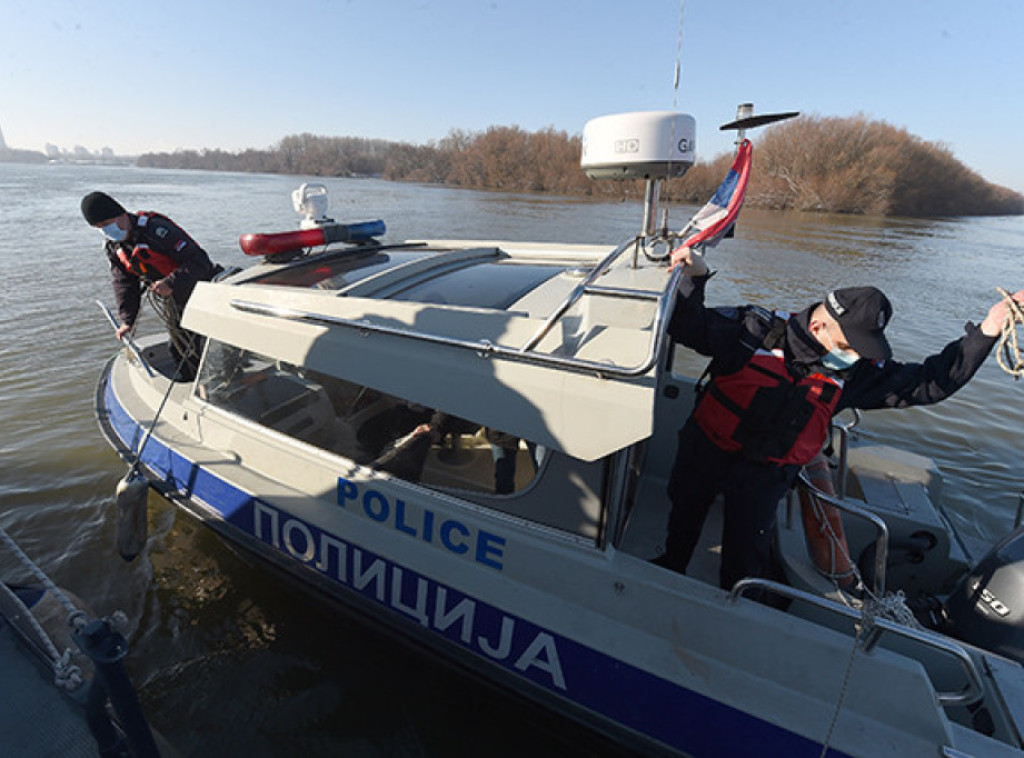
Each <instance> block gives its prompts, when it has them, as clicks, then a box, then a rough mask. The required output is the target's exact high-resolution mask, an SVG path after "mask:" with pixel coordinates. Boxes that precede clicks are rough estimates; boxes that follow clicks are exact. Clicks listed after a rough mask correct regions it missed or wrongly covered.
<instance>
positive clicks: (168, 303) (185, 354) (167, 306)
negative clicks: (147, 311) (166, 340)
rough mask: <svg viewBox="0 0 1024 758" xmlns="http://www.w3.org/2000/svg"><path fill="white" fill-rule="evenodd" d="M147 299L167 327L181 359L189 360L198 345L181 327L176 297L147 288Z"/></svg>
mask: <svg viewBox="0 0 1024 758" xmlns="http://www.w3.org/2000/svg"><path fill="white" fill-rule="evenodd" d="M146 299H147V300H148V301H149V304H150V305H151V306H152V307H153V311H154V312H155V313H156V315H157V317H158V318H159V319H160V320H161V321H162V322H163V323H164V326H166V327H167V333H168V334H169V335H170V338H171V343H172V344H173V345H174V347H175V349H176V350H177V352H178V355H180V356H181V360H182V361H186V362H187V361H188V359H189V358H191V357H194V353H195V352H196V347H195V345H194V344H193V341H192V339H191V338H190V337H189V335H188V333H187V332H186V331H185V330H184V329H182V328H181V313H180V312H179V311H178V305H177V303H175V302H174V298H173V297H163V296H162V295H158V294H156V293H155V292H154V291H153V290H151V289H147V290H146Z"/></svg>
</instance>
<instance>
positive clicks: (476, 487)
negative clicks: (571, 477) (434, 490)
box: [196, 340, 545, 495]
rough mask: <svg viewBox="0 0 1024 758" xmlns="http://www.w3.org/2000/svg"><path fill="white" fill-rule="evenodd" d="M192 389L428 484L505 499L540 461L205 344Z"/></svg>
mask: <svg viewBox="0 0 1024 758" xmlns="http://www.w3.org/2000/svg"><path fill="white" fill-rule="evenodd" d="M196 387H197V390H196V391H197V394H198V395H199V397H200V398H202V399H203V400H205V401H207V402H209V403H211V404H213V405H215V406H217V407H220V408H223V409H225V410H228V411H231V412H232V413H236V414H239V415H241V416H243V417H245V418H247V419H249V420H250V421H254V422H256V423H258V424H262V425H263V426H267V427H269V428H271V429H274V430H276V431H278V432H281V433H283V434H287V435H289V436H291V437H295V438H297V439H300V440H302V441H304V442H307V443H309V444H312V445H316V446H317V447H320V448H322V449H325V450H329V451H331V452H333V453H336V454H338V455H341V456H344V457H345V458H348V459H350V460H353V461H355V462H357V463H359V464H362V465H365V466H370V467H372V468H375V469H377V470H379V471H386V472H388V473H389V474H391V475H393V476H397V477H401V478H403V479H405V480H407V481H412V482H420V483H422V484H425V485H427V486H433V487H439V488H446V489H458V490H468V491H471V492H480V493H489V494H496V495H513V494H515V493H516V492H519V491H521V490H523V489H525V488H526V487H528V486H529V485H530V483H531V482H532V480H533V479H534V477H535V475H536V473H537V472H538V470H539V469H540V464H541V462H542V461H543V458H544V455H545V450H544V449H543V448H542V447H539V446H537V445H534V444H533V443H531V442H528V441H526V440H522V439H520V438H518V437H515V436H512V435H509V434H505V433H503V432H501V431H499V430H494V429H488V428H485V427H482V426H481V425H480V424H477V423H474V422H472V421H469V420H466V419H462V418H458V417H456V416H451V415H448V414H445V413H443V412H441V411H438V410H436V409H431V408H426V407H424V406H421V405H416V404H415V403H411V402H407V401H405V400H403V399H401V398H396V397H392V396H390V395H386V394H384V393H381V392H378V391H376V390H373V389H371V388H368V387H362V386H359V385H356V384H353V383H351V382H347V381H344V380H341V379H337V378H335V377H331V376H326V375H323V374H319V373H318V372H315V371H310V370H306V369H302V370H300V369H297V368H296V367H295V366H291V365H289V364H285V363H281V362H279V361H273V360H271V359H269V358H266V357H264V356H261V355H258V354H255V353H251V352H248V351H245V350H241V349H239V348H236V347H232V346H229V345H225V344H223V343H219V342H216V341H212V340H211V341H210V344H209V347H208V348H207V352H206V356H205V359H204V362H203V366H202V368H201V370H200V374H199V380H198V381H197V383H196Z"/></svg>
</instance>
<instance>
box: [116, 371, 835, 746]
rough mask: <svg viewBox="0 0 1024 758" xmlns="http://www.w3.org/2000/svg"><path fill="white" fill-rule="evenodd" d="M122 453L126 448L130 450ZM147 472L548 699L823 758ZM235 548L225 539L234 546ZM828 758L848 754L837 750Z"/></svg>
mask: <svg viewBox="0 0 1024 758" xmlns="http://www.w3.org/2000/svg"><path fill="white" fill-rule="evenodd" d="M103 398H104V402H105V404H106V409H105V410H106V412H107V416H108V419H109V422H110V425H111V427H112V429H113V431H114V432H115V433H116V434H117V435H118V436H119V437H120V438H121V439H122V440H125V441H133V443H132V444H131V447H132V449H133V450H134V449H135V448H137V447H138V442H139V440H140V439H141V437H142V435H143V434H144V430H143V429H141V428H140V426H139V425H138V424H137V423H136V422H135V421H134V420H133V419H132V418H131V417H130V416H129V415H128V413H127V412H126V411H125V410H124V408H123V407H122V406H121V404H120V402H119V401H118V399H117V397H116V395H115V394H114V392H113V389H112V387H111V384H110V383H109V381H108V382H107V385H106V387H105V389H104V393H103ZM126 444H129V443H128V442H126ZM143 462H144V463H145V465H146V466H147V467H148V468H149V469H150V470H152V471H154V472H156V473H157V474H158V475H160V476H161V477H163V479H162V482H163V483H164V484H165V485H167V486H168V487H170V488H171V489H172V490H177V491H179V492H181V493H182V494H183V495H185V496H187V497H189V498H190V499H193V500H199V501H202V502H203V503H205V504H206V505H207V506H209V507H211V508H213V509H215V510H216V511H217V512H218V513H219V514H220V515H221V516H222V517H223V518H224V520H225V521H227V522H228V523H230V524H231V525H233V526H234V527H236V528H237V529H239V530H241V531H242V532H244V533H245V534H246V535H249V536H250V537H254V538H256V539H259V540H261V541H262V542H264V543H265V544H267V545H270V546H272V547H273V548H275V549H277V550H278V551H280V552H282V553H284V554H285V555H288V556H289V557H291V558H293V559H295V560H296V561H299V562H301V563H304V564H306V565H307V566H308V567H309V568H311V569H313V570H315V571H317V572H318V573H319V574H321V575H322V576H325V577H327V578H329V579H331V580H333V581H334V582H335V583H337V584H340V585H342V586H343V587H344V588H345V589H347V590H349V591H352V592H357V593H359V594H360V595H361V596H363V597H365V598H367V599H369V600H371V601H374V602H375V603H377V604H378V605H380V606H384V607H386V608H387V609H388V610H390V611H393V612H397V613H400V614H402V615H404V616H405V617H406V618H408V619H412V620H413V621H416V622H418V623H419V624H421V625H422V626H424V627H425V628H428V629H430V630H431V631H432V632H434V633H435V634H437V635H439V636H441V637H443V638H445V639H447V640H448V641H449V642H451V643H453V644H455V645H457V646H459V647H462V648H464V649H468V650H470V651H472V652H473V653H476V654H477V655H479V656H481V657H483V658H485V659H487V660H490V661H491V662H493V663H496V664H498V665H501V666H502V667H503V668H505V669H506V670H508V671H509V672H511V673H513V674H515V675H516V676H518V677H522V678H525V679H527V680H529V681H531V682H533V683H534V684H536V685H539V686H541V687H544V688H545V689H547V690H548V691H549V692H550V693H553V694H555V695H557V696H559V697H561V698H565V699H567V700H569V701H571V702H573V703H576V704H577V705H580V706H582V707H584V708H586V709H589V710H591V711H593V712H595V713H598V714H601V715H602V716H604V717H605V718H607V719H610V720H611V721H613V722H615V723H618V724H621V725H624V726H626V727H628V728H630V729H633V730H635V731H637V732H640V733H642V734H645V735H647V736H649V737H651V738H653V739H655V740H657V741H660V742H663V743H665V744H667V745H671V746H673V747H674V748H676V749H678V750H680V751H683V752H684V753H687V754H689V755H693V756H732V755H748V754H751V752H753V753H756V754H757V755H758V756H762V757H763V758H774V757H776V756H777V757H778V758H796V757H799V756H808V758H810V757H811V756H818V755H819V754H820V751H821V745H820V744H819V743H816V742H814V741H812V740H809V739H806V738H804V737H801V736H800V735H797V734H794V733H792V732H790V731H787V730H785V729H783V728H780V727H778V726H775V725H773V724H770V723H768V722H765V721H762V720H760V719H757V718H755V717H753V716H750V715H749V714H746V713H743V712H742V711H739V710H736V709H735V708H732V707H730V706H728V705H726V704H724V703H721V702H719V701H716V700H712V699H711V698H708V697H706V696H704V695H701V694H700V693H697V692H693V691H691V690H687V689H684V688H682V687H679V686H678V685H675V684H672V683H671V682H669V681H667V680H665V679H661V678H659V677H657V676H654V675H652V674H650V673H648V672H646V671H643V670H641V669H639V668H636V667H634V666H632V665H630V664H627V663H625V662H623V661H621V660H618V659H615V658H613V657H611V656H609V655H606V654H604V653H602V652H600V651H598V650H594V649H592V648H590V647H587V646H585V645H582V644H580V643H578V642H576V641H574V640H572V639H569V638H567V637H563V636H560V635H556V634H554V633H552V632H550V631H548V630H546V629H544V628H542V627H540V626H537V625H535V624H533V623H531V622H530V621H527V620H526V619H524V618H521V617H518V616H512V615H511V614H509V613H506V612H505V611H503V610H501V609H500V608H498V607H496V606H494V605H491V604H490V603H487V602H485V601H483V600H480V599H478V598H475V597H470V596H467V595H465V594H463V593H461V592H459V591H458V590H456V589H454V588H452V587H449V586H447V585H444V584H442V583H440V582H437V581H435V580H433V579H431V578H430V577H428V576H425V575H423V574H420V573H418V572H416V571H413V570H411V569H409V568H407V567H406V566H403V565H400V564H397V563H394V562H392V561H390V560H388V559H386V558H383V557H381V556H378V555H376V554H374V553H372V552H370V551H368V550H365V549H363V548H362V547H360V546H359V545H355V544H353V543H349V542H346V541H345V540H343V539H341V538H340V537H338V536H336V535H333V534H329V533H327V532H324V531H323V530H321V529H319V528H318V527H316V526H314V525H313V524H309V523H307V522H304V521H302V520H300V519H296V518H295V517H293V516H291V515H289V514H287V513H286V512H284V511H281V510H279V509H278V508H276V507H275V506H273V505H271V504H270V503H267V502H265V501H261V500H259V499H258V498H255V497H253V496H252V495H249V494H248V493H245V492H243V491H241V490H239V489H238V488H236V487H234V486H233V485H231V484H229V483H228V482H227V481H225V480H224V479H221V478H220V477H217V476H215V475H214V474H212V473H210V472H209V471H207V470H206V469H204V468H202V467H201V466H199V465H197V464H195V463H193V462H191V461H189V460H187V459H186V458H184V457H182V456H181V455H179V454H178V453H175V452H174V451H172V450H171V449H169V448H168V447H166V446H165V445H163V444H162V443H161V442H160V441H159V440H157V439H156V438H150V440H149V442H148V443H147V445H146V449H145V450H144V451H143ZM228 536H230V535H228ZM829 754H830V755H835V756H841V755H842V754H840V753H838V752H835V751H833V750H831V749H830V752H829Z"/></svg>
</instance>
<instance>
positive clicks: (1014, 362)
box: [996, 287, 1024, 380]
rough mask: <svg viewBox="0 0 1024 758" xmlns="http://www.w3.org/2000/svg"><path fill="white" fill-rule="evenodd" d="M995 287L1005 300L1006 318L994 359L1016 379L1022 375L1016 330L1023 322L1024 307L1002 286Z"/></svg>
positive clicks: (1021, 362)
mask: <svg viewBox="0 0 1024 758" xmlns="http://www.w3.org/2000/svg"><path fill="white" fill-rule="evenodd" d="M996 289H997V290H998V291H999V294H1000V295H1002V296H1003V299H1004V300H1005V301H1006V319H1005V320H1004V321H1003V328H1002V331H1001V333H1000V335H999V349H998V350H997V351H996V360H998V361H999V367H1000V368H1002V369H1003V371H1005V372H1006V373H1007V374H1009V375H1010V376H1012V377H1013V378H1014V379H1015V380H1017V379H1020V378H1021V377H1022V376H1024V358H1022V357H1021V351H1020V341H1019V340H1018V338H1017V330H1018V329H1019V328H1020V327H1021V325H1022V324H1024V308H1022V307H1021V304H1020V303H1018V302H1017V301H1016V300H1014V299H1013V296H1012V295H1010V293H1009V292H1007V291H1006V290H1004V289H1003V288H1002V287H996Z"/></svg>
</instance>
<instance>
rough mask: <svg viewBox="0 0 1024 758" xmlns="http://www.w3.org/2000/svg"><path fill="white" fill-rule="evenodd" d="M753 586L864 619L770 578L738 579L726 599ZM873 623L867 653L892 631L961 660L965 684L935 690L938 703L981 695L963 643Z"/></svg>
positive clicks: (970, 701) (965, 700) (953, 702)
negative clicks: (960, 687)
mask: <svg viewBox="0 0 1024 758" xmlns="http://www.w3.org/2000/svg"><path fill="white" fill-rule="evenodd" d="M752 589H759V590H762V591H766V592H771V593H773V594H776V595H780V596H782V597H787V598H790V599H791V600H797V601H800V602H804V603H808V604H810V605H813V606H816V607H818V608H820V609H822V610H824V611H829V612H831V613H835V614H837V615H839V616H844V617H846V618H847V619H849V620H851V621H854V622H858V621H862V620H863V616H862V614H861V613H859V612H857V611H855V610H853V609H852V608H849V607H847V606H845V605H841V604H840V603H837V602H835V601H833V600H829V599H827V598H823V597H819V596H818V595H812V594H811V593H809V592H804V591H803V590H799V589H796V588H795V587H790V586H788V585H785V584H779V583H778V582H773V581H771V580H770V579H755V578H748V579H740V580H739V581H738V582H736V584H735V585H734V586H733V588H732V592H731V593H730V594H729V599H730V600H732V601H733V602H735V601H737V600H738V599H739V598H740V597H742V596H743V595H744V593H746V592H747V591H748V590H752ZM872 623H873V627H872V632H871V633H870V634H869V635H868V636H867V637H866V638H865V640H864V652H865V653H870V652H871V651H872V650H873V649H874V648H875V646H876V645H877V644H878V642H879V641H880V640H881V638H882V635H883V634H894V635H896V636H898V637H903V638H905V639H908V640H910V641H912V642H917V643H919V644H921V645H924V646H926V647H930V648H933V649H934V650H936V651H938V652H940V653H945V654H947V655H949V656H951V657H953V658H955V659H956V660H957V662H958V663H960V665H961V667H962V668H963V670H964V676H965V678H966V679H967V687H966V688H965V689H964V690H962V691H960V692H939V691H938V690H936V691H935V696H936V698H937V699H938V701H939V703H940V704H941V705H943V706H961V705H962V706H967V705H972V704H974V703H977V702H978V701H979V700H981V699H982V698H983V697H984V688H983V685H982V681H981V675H980V674H979V673H978V668H977V666H976V665H975V663H974V659H973V658H971V656H970V654H969V653H968V652H967V651H966V650H965V649H964V648H963V647H962V646H960V645H958V644H956V643H955V642H951V641H949V640H947V639H946V638H945V637H942V636H940V635H938V634H935V633H934V632H929V631H927V630H925V629H911V628H909V627H905V626H901V625H900V624H897V623H895V622H892V621H889V620H888V619H884V618H875V619H873V621H872ZM926 671H927V669H926Z"/></svg>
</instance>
